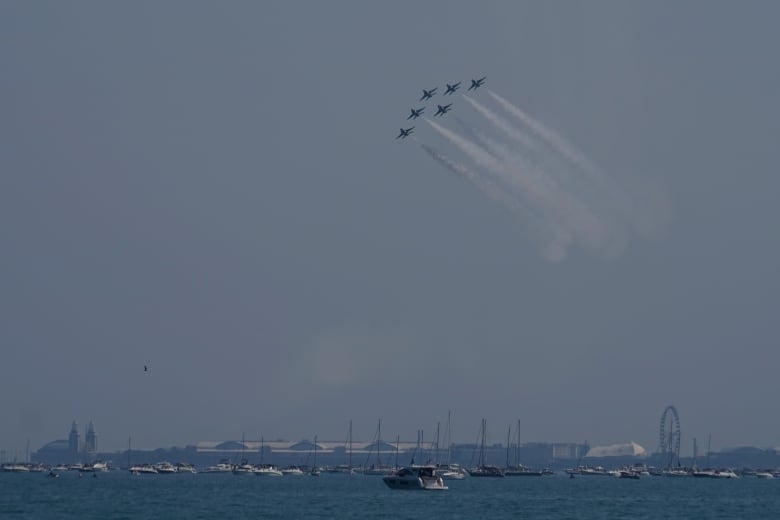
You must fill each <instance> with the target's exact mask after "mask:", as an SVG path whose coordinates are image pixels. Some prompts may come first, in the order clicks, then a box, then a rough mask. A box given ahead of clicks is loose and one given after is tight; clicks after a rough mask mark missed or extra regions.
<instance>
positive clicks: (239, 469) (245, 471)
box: [233, 460, 255, 475]
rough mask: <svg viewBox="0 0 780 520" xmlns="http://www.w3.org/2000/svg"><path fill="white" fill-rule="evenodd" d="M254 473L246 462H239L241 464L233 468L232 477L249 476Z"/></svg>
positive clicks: (253, 468) (252, 467) (252, 468)
mask: <svg viewBox="0 0 780 520" xmlns="http://www.w3.org/2000/svg"><path fill="white" fill-rule="evenodd" d="M254 472H255V467H254V466H253V465H251V464H249V463H248V462H247V461H246V460H243V461H241V464H236V465H235V466H233V475H251V474H253V473H254Z"/></svg>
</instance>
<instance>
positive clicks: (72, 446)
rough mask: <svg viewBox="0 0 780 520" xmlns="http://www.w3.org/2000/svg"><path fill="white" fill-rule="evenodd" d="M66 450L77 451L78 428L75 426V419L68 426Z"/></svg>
mask: <svg viewBox="0 0 780 520" xmlns="http://www.w3.org/2000/svg"><path fill="white" fill-rule="evenodd" d="M68 450H69V451H70V452H71V453H78V452H79V429H78V426H76V421H73V425H72V426H71V427H70V434H69V435H68Z"/></svg>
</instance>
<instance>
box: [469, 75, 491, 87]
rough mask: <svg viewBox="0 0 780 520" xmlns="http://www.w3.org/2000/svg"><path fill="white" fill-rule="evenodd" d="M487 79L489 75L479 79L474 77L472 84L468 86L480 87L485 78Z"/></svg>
mask: <svg viewBox="0 0 780 520" xmlns="http://www.w3.org/2000/svg"><path fill="white" fill-rule="evenodd" d="M486 79H487V76H483V77H481V78H479V79H472V80H471V86H470V87H469V88H468V90H472V89H474V90H477V89H478V88H479V87H481V86H482V84H483V83H485V80H486Z"/></svg>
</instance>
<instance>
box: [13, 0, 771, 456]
mask: <svg viewBox="0 0 780 520" xmlns="http://www.w3.org/2000/svg"><path fill="white" fill-rule="evenodd" d="M778 15H780V4H777V3H776V2H769V1H766V2H760V1H751V2H739V3H738V2H720V1H687V2H671V1H660V2H636V1H593V2H569V1H560V2H557V1H536V2H465V1H446V2H442V1H431V2H411V1H398V2H362V1H353V2H345V1H334V2H297V1H296V2H281V1H280V2H271V1H269V2H238V1H235V2H227V3H219V4H216V3H213V2H198V1H188V2H181V1H170V2H153V1H140V2H132V3H130V2H82V1H74V2H54V1H41V2H23V1H8V2H2V3H0V68H1V69H2V71H3V73H2V74H1V75H0V100H2V101H0V248H1V251H2V254H0V358H2V365H1V366H2V371H1V373H2V375H1V376H0V408H1V409H2V410H3V411H2V419H1V420H0V448H2V449H4V450H5V451H6V453H7V454H11V453H19V454H21V453H23V452H24V449H25V444H26V442H27V441H28V439H29V442H30V446H31V449H33V450H34V449H37V448H38V447H40V446H42V445H43V444H45V443H46V442H48V441H51V440H54V439H58V438H65V437H66V436H67V433H68V430H69V428H70V424H71V421H73V420H76V421H77V423H78V425H79V428H80V429H83V428H84V426H85V425H86V424H87V423H88V422H89V421H90V420H91V421H93V422H94V425H95V429H96V431H97V433H98V435H99V438H100V441H99V442H100V448H101V449H105V450H121V449H124V448H125V447H126V446H127V442H128V439H129V438H132V442H133V447H134V448H138V449H141V448H149V449H151V448H157V447H168V446H183V445H187V444H193V443H196V442H198V441H201V440H224V439H240V438H241V437H242V436H245V437H246V438H250V439H258V438H260V437H264V438H265V439H277V438H281V439H291V440H297V439H303V438H313V437H314V435H317V436H318V437H319V438H320V439H333V440H339V439H346V435H347V429H348V425H349V421H350V420H351V421H352V422H353V425H354V426H353V431H354V437H355V438H356V439H365V440H370V439H371V437H372V436H373V434H374V431H375V429H376V424H377V421H378V420H379V419H381V420H382V432H383V436H384V437H386V438H391V439H392V438H394V437H395V436H396V435H399V436H400V437H401V438H402V439H404V438H406V439H415V438H416V434H417V431H418V430H420V429H423V430H424V431H425V437H426V438H432V436H433V432H434V431H435V430H436V426H437V423H441V424H442V427H443V425H444V424H445V423H446V420H447V413H448V411H451V412H452V422H453V433H452V437H453V440H454V441H456V442H474V441H476V440H477V436H478V432H479V428H480V421H481V419H482V418H485V419H487V422H488V441H489V442H490V441H492V442H502V440H503V439H505V435H506V429H507V427H508V426H509V425H514V424H516V421H517V420H518V419H519V420H520V421H521V424H522V431H521V437H522V440H523V441H556V442H583V441H588V442H589V443H590V444H591V445H604V444H613V443H623V442H629V441H635V442H638V443H640V444H641V445H642V446H644V447H645V448H646V449H647V450H648V451H654V450H655V449H656V448H657V445H658V427H659V419H660V417H661V413H662V412H663V410H664V409H665V408H666V406H667V405H675V406H676V407H677V410H678V411H679V414H680V421H681V426H682V444H683V453H686V452H690V451H691V448H692V443H693V438H694V437H696V438H698V440H699V445H700V446H703V442H704V439H706V438H707V436H708V435H709V434H711V435H712V448H713V449H715V450H719V449H724V448H728V447H734V446H742V445H753V446H759V447H770V446H780V438H778V435H779V434H780V415H778V414H777V413H776V412H777V410H776V407H775V405H773V404H772V403H773V402H775V399H774V394H775V390H776V388H775V386H776V385H775V382H776V378H777V374H776V367H777V366H778V363H779V362H780V349H778V348H777V347H778V340H777V338H778V332H777V317H778V315H780V312H779V311H780V296H779V294H780V268H779V267H778V266H780V233H778V232H777V223H778V222H780V210H779V209H778V206H777V203H776V202H777V198H778V193H780V177H779V176H778V171H777V167H776V165H777V154H778V147H777V136H778V135H780V69H778V68H777V67H776V66H775V63H776V50H777V49H778V48H780V35H778V33H777V31H776V27H775V21H776V20H777V19H778ZM482 76H487V80H486V83H485V85H484V86H483V87H482V88H480V89H478V90H476V91H471V92H466V87H467V86H468V85H469V84H470V80H471V79H472V78H479V77H482ZM455 81H463V85H462V87H461V90H459V91H458V92H456V94H455V95H452V96H448V98H450V99H449V100H448V102H453V107H452V110H451V111H450V112H449V113H447V114H445V115H444V116H438V117H435V118H434V117H433V111H434V110H435V105H436V104H438V103H441V102H442V101H444V98H443V97H442V96H441V94H442V91H443V88H444V85H445V83H453V82H455ZM434 86H438V88H439V92H438V94H437V96H436V97H434V98H433V99H432V100H431V102H428V103H427V109H426V112H425V116H427V119H429V120H431V121H434V120H435V123H436V124H437V125H439V126H438V129H437V127H436V126H433V125H431V124H429V123H428V122H427V121H426V120H425V119H424V118H420V119H417V120H415V121H412V122H409V121H406V120H405V118H406V116H407V115H408V114H409V109H410V108H412V107H418V106H422V105H421V104H420V103H419V102H418V99H419V98H420V96H421V94H422V89H423V88H431V87H434ZM463 93H467V94H468V95H469V98H470V99H471V100H473V101H475V102H476V103H477V104H478V105H479V106H482V107H483V108H487V109H488V110H489V111H490V112H491V113H492V114H494V118H493V120H490V119H488V118H487V117H485V116H484V115H483V114H484V112H483V113H480V112H479V109H478V108H476V107H475V106H474V104H473V103H472V102H470V101H469V100H468V99H466V98H464V97H463V96H462V95H461V94H463ZM496 95H497V96H498V97H499V98H500V99H503V100H505V101H507V102H509V103H510V104H511V106H512V107H515V108H518V109H520V110H522V112H523V113H524V114H526V115H528V116H530V117H532V118H533V119H534V120H535V121H537V122H538V123H539V124H540V125H541V128H543V129H545V130H547V131H550V132H554V135H555V136H557V137H556V139H558V140H557V141H556V140H552V141H551V140H549V139H547V140H545V139H544V138H542V137H541V134H539V133H538V132H537V133H536V134H535V133H534V132H533V130H532V129H531V128H530V127H528V126H527V125H526V126H524V125H523V124H522V122H521V121H520V120H519V119H518V118H517V116H516V115H513V114H512V112H511V111H510V110H509V109H508V108H507V105H501V104H500V103H499V102H498V101H497V98H496V97H495V96H496ZM501 121H503V122H504V123H507V124H506V125H505V126H504V127H503V129H502V127H501V126H500V124H501ZM402 125H403V126H404V127H408V126H412V125H414V126H415V130H414V134H413V137H414V138H413V139H412V138H409V139H398V140H396V139H395V136H396V135H397V134H398V128H399V127H400V126H402ZM508 130H512V131H518V132H520V133H521V134H522V135H524V136H525V139H527V140H529V141H530V144H529V143H526V145H523V144H522V136H521V137H518V136H515V137H512V135H513V134H510V133H508ZM453 135H455V137H452V136H453ZM448 136H449V137H448ZM458 139H460V140H458ZM562 143H563V144H562ZM422 145H424V146H425V147H427V150H428V152H426V148H423V146H422ZM567 151H568V152H569V153H568V154H567ZM435 157H439V159H438V160H437V159H436V158H435ZM442 157H444V158H445V159H444V161H449V163H446V162H443V161H442V160H441V158H442ZM573 158H574V159H577V160H573ZM446 164H450V165H457V166H456V168H455V169H452V168H450V167H448V166H446ZM458 167H460V168H462V169H461V170H457V168H458ZM458 171H460V173H458ZM464 172H469V173H464ZM469 175H471V177H469ZM469 179H470V180H469ZM480 183H482V184H480ZM486 186H488V187H489V186H492V187H493V188H494V189H493V191H492V192H491V191H490V189H488V188H486ZM144 365H146V366H148V368H149V370H148V371H147V372H145V371H144Z"/></svg>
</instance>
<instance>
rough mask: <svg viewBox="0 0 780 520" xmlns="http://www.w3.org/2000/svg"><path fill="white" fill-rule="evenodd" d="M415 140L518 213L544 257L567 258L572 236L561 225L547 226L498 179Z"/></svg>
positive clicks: (429, 152)
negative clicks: (497, 180) (497, 181)
mask: <svg viewBox="0 0 780 520" xmlns="http://www.w3.org/2000/svg"><path fill="white" fill-rule="evenodd" d="M414 140H415V141H416V142H417V143H418V144H419V145H420V146H421V147H422V149H423V150H425V152H426V153H428V155H430V156H431V157H433V158H434V159H435V160H436V161H438V162H439V163H440V164H442V165H443V166H444V167H446V168H447V169H448V170H450V171H452V172H453V173H455V174H456V175H458V176H459V177H461V178H463V179H466V180H467V181H469V182H471V183H472V184H473V185H474V186H476V187H477V188H478V189H479V190H480V191H482V192H483V193H485V194H486V195H487V196H488V197H490V198H491V199H493V200H495V201H496V202H498V203H499V204H501V205H503V206H504V207H506V208H507V209H509V210H510V211H512V212H514V213H518V214H519V215H520V216H521V219H522V221H523V223H524V224H525V225H526V226H527V228H528V230H529V232H530V233H531V235H532V236H533V237H534V238H535V239H536V240H537V241H539V242H540V243H541V244H542V251H541V254H542V256H543V257H545V258H547V259H548V260H551V261H553V262H560V261H562V260H564V259H565V258H566V249H567V247H568V245H569V243H570V242H571V236H570V235H569V234H568V233H567V232H566V231H564V230H563V229H562V228H555V227H551V226H547V225H545V224H544V223H543V222H542V221H541V220H540V219H539V218H538V217H537V216H536V215H534V213H533V212H532V211H530V210H529V209H528V208H526V207H525V206H524V205H523V204H521V203H520V202H519V201H518V200H517V199H516V198H514V197H513V196H512V195H511V193H508V192H507V191H506V190H504V189H503V188H502V187H501V186H499V185H498V184H496V183H495V182H493V181H491V180H490V179H485V178H484V177H482V176H481V175H479V174H478V173H476V172H474V171H472V170H470V169H468V168H467V167H466V166H464V165H462V164H460V163H458V162H455V161H453V160H452V159H450V158H449V157H447V156H446V155H444V154H443V153H441V152H439V151H438V150H436V149H435V148H433V147H432V146H429V145H426V144H424V143H422V142H420V141H419V140H418V139H416V138H415V139H414Z"/></svg>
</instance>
